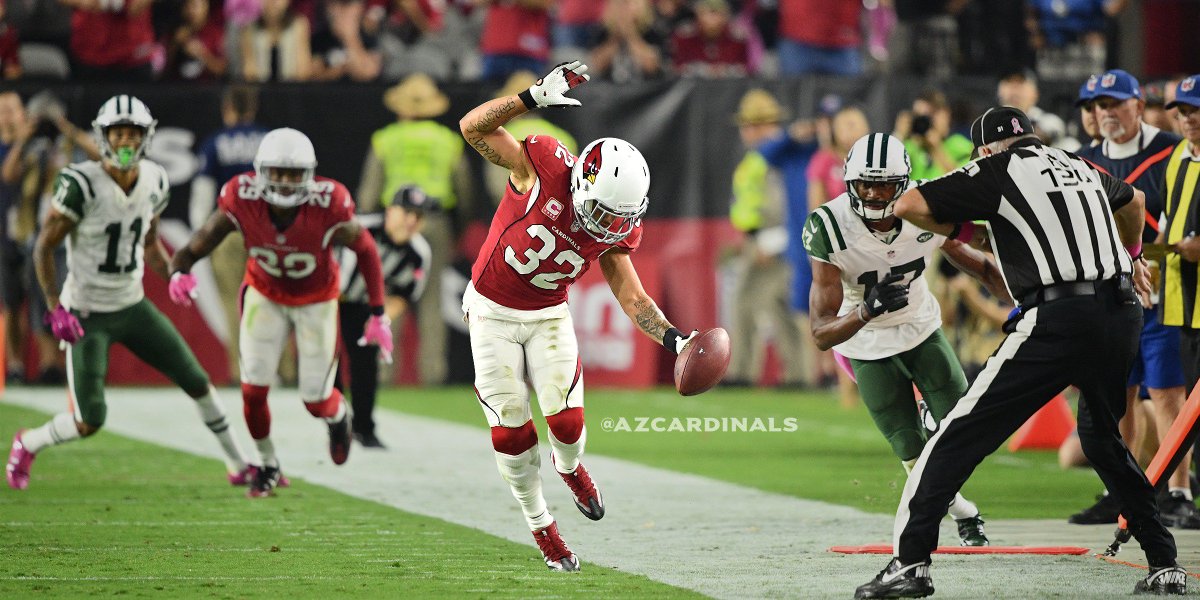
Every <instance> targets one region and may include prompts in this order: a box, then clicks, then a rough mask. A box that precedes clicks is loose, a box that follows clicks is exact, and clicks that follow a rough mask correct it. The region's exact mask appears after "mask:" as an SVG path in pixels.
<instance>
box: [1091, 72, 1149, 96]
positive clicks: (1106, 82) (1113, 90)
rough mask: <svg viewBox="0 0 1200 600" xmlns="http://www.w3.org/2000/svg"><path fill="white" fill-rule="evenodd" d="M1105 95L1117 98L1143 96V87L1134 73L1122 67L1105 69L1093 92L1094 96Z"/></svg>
mask: <svg viewBox="0 0 1200 600" xmlns="http://www.w3.org/2000/svg"><path fill="white" fill-rule="evenodd" d="M1103 96H1108V97H1109V98H1116V99H1117V100H1128V99H1130V98H1141V97H1142V87H1141V86H1140V85H1138V80H1137V78H1136V77H1134V76H1133V75H1130V74H1129V73H1127V72H1125V71H1122V70H1121V69H1112V70H1111V71H1105V72H1104V74H1103V75H1101V76H1100V82H1099V84H1098V85H1097V86H1096V91H1095V93H1094V94H1093V97H1094V98H1100V97H1103Z"/></svg>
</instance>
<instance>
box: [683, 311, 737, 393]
mask: <svg viewBox="0 0 1200 600" xmlns="http://www.w3.org/2000/svg"><path fill="white" fill-rule="evenodd" d="M728 368H729V333H727V332H726V331H725V330H724V329H721V328H720V327H716V328H713V329H709V330H707V331H704V332H702V333H699V334H697V335H696V337H694V338H692V341H690V342H688V345H687V346H686V347H685V348H684V349H683V352H680V353H679V356H678V357H676V358H675V389H676V390H679V393H680V394H681V395H684V396H695V395H696V394H700V393H703V392H706V391H708V390H710V389H712V387H713V386H714V385H717V382H719V381H721V378H722V377H724V376H725V370H726V369H728Z"/></svg>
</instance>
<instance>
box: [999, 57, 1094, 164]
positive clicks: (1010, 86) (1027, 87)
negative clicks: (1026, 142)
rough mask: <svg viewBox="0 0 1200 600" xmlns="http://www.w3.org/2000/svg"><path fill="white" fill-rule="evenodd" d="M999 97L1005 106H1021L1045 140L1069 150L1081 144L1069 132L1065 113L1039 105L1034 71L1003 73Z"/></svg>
mask: <svg viewBox="0 0 1200 600" xmlns="http://www.w3.org/2000/svg"><path fill="white" fill-rule="evenodd" d="M996 99H997V100H999V101H1000V104H1001V105H1002V106H1015V107H1017V108H1019V109H1021V111H1022V112H1024V113H1025V115H1026V116H1028V117H1029V121H1030V122H1031V123H1033V128H1034V129H1035V130H1036V131H1037V135H1038V137H1039V138H1041V140H1042V142H1043V143H1045V144H1047V145H1050V146H1054V147H1056V148H1063V149H1066V150H1073V149H1075V148H1078V147H1079V142H1077V141H1075V139H1073V138H1071V137H1070V136H1068V135H1067V124H1066V123H1065V122H1064V121H1063V120H1062V117H1060V116H1058V115H1056V114H1054V113H1052V112H1047V111H1044V110H1042V109H1041V108H1039V107H1038V106H1037V102H1038V87H1037V78H1036V77H1034V75H1033V73H1030V72H1025V71H1021V72H1017V73H1009V74H1008V75H1005V76H1004V77H1001V78H1000V83H999V84H997V85H996Z"/></svg>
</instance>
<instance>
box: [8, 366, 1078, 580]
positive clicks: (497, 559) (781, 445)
mask: <svg viewBox="0 0 1200 600" xmlns="http://www.w3.org/2000/svg"><path fill="white" fill-rule="evenodd" d="M225 401H226V404H227V405H228V406H229V407H230V409H231V410H230V412H231V413H233V414H234V415H236V414H237V412H240V411H236V409H235V408H234V407H236V406H237V401H236V395H234V394H227V395H226V396H225ZM381 406H382V407H385V408H388V409H393V410H397V411H400V412H405V413H409V414H415V415H422V416H428V417H433V418H436V419H440V420H444V421H449V422H458V423H463V424H467V425H470V426H472V427H476V428H478V429H479V430H480V435H481V436H486V435H487V433H486V425H485V423H484V420H483V416H482V413H481V411H480V409H479V407H478V403H477V401H476V400H475V398H474V396H473V395H472V392H471V390H470V389H469V388H442V389H436V388H435V389H404V388H400V389H393V390H388V391H386V392H384V393H383V394H382V396H381ZM189 417H190V415H189ZM639 417H646V418H653V417H667V418H674V417H679V418H688V417H718V418H720V417H734V418H749V419H754V418H761V419H764V420H766V419H769V418H775V419H776V421H777V422H783V420H784V419H786V418H795V419H796V426H797V431H795V432H793V433H751V432H713V433H675V432H645V433H636V432H618V431H605V427H604V426H603V423H605V422H606V421H607V420H609V419H613V420H616V419H621V418H624V419H626V420H627V421H628V422H630V423H634V422H636V419H637V418H639ZM234 418H237V417H236V416H235V417H234ZM45 419H46V415H44V414H42V413H38V412H34V411H31V410H27V409H23V408H18V407H14V406H11V405H5V404H0V440H3V441H4V442H5V443H7V440H9V439H11V436H12V433H13V431H14V430H15V429H16V427H17V426H18V425H19V426H31V425H36V424H40V423H42V422H44V421H45ZM535 422H538V423H539V428H541V429H543V433H542V436H543V439H545V438H544V435H545V434H544V423H543V422H541V419H535ZM588 423H589V435H588V450H589V452H590V453H592V454H597V455H605V456H610V457H616V458H621V459H625V460H628V461H633V462H638V463H642V464H646V465H650V466H655V467H659V468H664V469H669V470H674V471H680V472H685V473H692V474H696V475H702V476H705V477H710V478H714V479H718V480H724V481H728V482H733V483H738V484H742V485H745V486H749V487H753V488H758V489H761V490H767V491H771V492H776V493H780V494H785V495H789V496H794V497H798V498H806V499H816V500H822V501H826V502H831V503H836V504H841V505H847V506H852V507H857V508H860V509H863V510H866V511H870V512H875V513H881V514H886V513H891V512H893V511H894V510H895V504H896V501H897V499H898V497H899V491H900V490H899V487H900V484H901V482H902V480H903V479H902V478H903V470H902V469H901V468H900V466H899V464H898V463H897V461H896V459H895V458H894V457H893V456H892V455H891V454H890V451H889V450H888V448H887V446H886V444H885V443H884V441H883V439H882V437H881V436H880V435H879V434H878V432H877V431H875V429H874V426H873V425H872V424H871V422H870V419H869V418H868V416H867V414H866V412H865V410H864V409H862V408H858V409H854V410H844V409H841V408H839V407H838V406H837V405H836V403H835V401H834V399H833V398H832V397H831V396H829V395H826V394H800V393H781V392H773V391H749V390H736V391H723V390H717V391H714V392H710V393H708V394H705V395H702V396H699V397H694V398H681V397H679V396H678V395H676V394H675V393H674V392H673V391H671V390H668V389H656V390H649V391H645V392H628V391H612V390H589V391H588ZM380 433H381V435H382V436H383V437H384V439H385V441H386V440H387V439H388V438H389V437H392V438H396V437H398V436H401V435H403V432H401V431H388V430H382V431H381V432H380ZM481 460H490V457H481ZM35 471H36V474H37V480H36V485H35V486H33V487H31V488H30V489H29V490H26V491H24V492H20V493H18V492H14V491H11V490H8V489H7V488H0V598H5V599H7V598H64V597H68V598H70V597H95V596H131V597H163V598H243V597H262V598H278V597H292V598H344V597H363V598H382V597H399V595H401V594H402V595H403V596H404V597H455V598H472V597H479V598H482V597H485V596H489V597H521V598H533V597H576V596H580V595H593V596H598V597H637V598H644V597H655V598H659V597H661V598H674V597H696V594H694V593H693V592H690V591H687V590H683V589H680V588H676V587H672V586H669V585H666V584H662V583H659V582H655V581H652V580H650V579H648V578H646V577H643V576H640V575H634V574H629V573H626V572H622V571H618V570H615V569H612V568H607V567H602V566H598V565H595V564H590V563H587V562H586V558H587V557H586V556H585V557H584V558H585V568H584V572H583V573H581V574H578V575H577V576H566V577H564V576H563V575H561V574H554V573H550V572H549V571H547V570H546V569H545V568H544V566H543V565H542V563H541V561H540V559H539V557H538V555H537V551H536V549H535V547H534V546H533V544H532V540H530V542H529V543H527V544H518V543H514V542H510V541H507V540H504V539H500V538H497V537H494V536H491V535H488V534H485V533H483V532H480V531H478V530H475V529H470V528H467V527H462V526H459V525H454V524H451V523H447V522H444V521H441V520H438V519H433V518H429V517H424V516H420V515H415V514H412V513H408V512H404V511H402V510H399V509H395V508H392V507H389V506H385V505H383V504H378V503H374V502H370V501H366V500H361V499H357V498H354V497H350V496H348V495H344V494H341V493H338V492H336V491H334V490H331V489H328V488H325V487H321V486H316V485H311V484H308V483H306V482H304V481H296V482H295V483H294V485H293V487H292V488H291V489H289V490H287V491H286V493H285V494H281V495H280V496H278V497H276V498H273V499H270V500H263V501H248V500H246V499H244V498H243V497H242V495H241V492H240V490H234V489H231V488H230V487H228V486H227V485H225V484H224V482H223V481H220V480H219V479H216V480H215V481H214V479H215V478H214V475H213V474H214V473H219V472H220V466H219V463H217V461H214V460H210V459H204V458H199V457H196V456H193V455H189V454H185V453H181V452H177V451H174V450H168V449H164V448H161V447H157V446H153V445H150V444H147V443H143V442H138V441H134V440H131V439H128V438H124V437H121V436H119V435H116V434H112V433H108V432H102V433H101V434H100V435H98V436H97V437H95V438H93V439H89V440H86V441H84V442H81V443H73V444H70V445H66V446H63V447H61V448H55V449H54V450H53V451H49V452H45V453H43V454H42V455H41V456H39V458H38V462H37V464H36V465H35ZM218 477H219V476H218ZM1098 489H1099V484H1098V483H1097V480H1096V477H1095V475H1093V474H1092V473H1091V472H1090V471H1089V470H1086V469H1079V470H1074V471H1068V472H1064V471H1061V470H1059V469H1058V467H1057V465H1056V464H1055V457H1054V456H1053V455H1052V454H1051V453H1028V452H1026V453H1019V454H1015V455H1014V454H1009V453H1008V452H1007V451H1006V450H1001V451H1000V452H999V453H997V455H995V456H993V457H991V458H989V459H988V461H986V462H985V463H984V465H983V466H982V467H981V468H980V470H979V471H978V473H977V477H976V478H975V479H974V480H973V481H972V483H970V484H968V488H967V494H968V496H969V497H973V498H975V499H977V500H979V501H980V504H981V505H982V507H983V510H984V512H985V516H987V517H988V518H992V519H997V518H1053V519H1062V518H1063V517H1065V515H1067V514H1069V513H1071V512H1073V511H1075V510H1077V509H1079V508H1080V507H1082V506H1084V505H1086V504H1087V503H1089V502H1090V500H1091V496H1092V494H1094V493H1095V492H1096V491H1097V490H1098ZM985 499H986V500H985ZM497 501H500V502H507V501H511V499H510V498H507V497H504V498H499V497H498V498H497ZM839 564H840V563H839ZM847 564H849V563H847ZM872 567H873V568H877V566H875V565H874V562H872ZM841 568H843V569H844V568H845V567H841ZM857 578H858V574H857V573H855V575H854V576H853V579H855V580H857Z"/></svg>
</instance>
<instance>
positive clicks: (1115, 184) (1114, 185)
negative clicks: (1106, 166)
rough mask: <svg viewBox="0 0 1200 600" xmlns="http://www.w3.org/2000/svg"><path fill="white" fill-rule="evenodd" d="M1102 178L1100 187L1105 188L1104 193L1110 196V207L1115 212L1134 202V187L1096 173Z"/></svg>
mask: <svg viewBox="0 0 1200 600" xmlns="http://www.w3.org/2000/svg"><path fill="white" fill-rule="evenodd" d="M1096 174H1097V175H1099V176H1100V185H1101V187H1103V188H1104V193H1105V194H1106V195H1108V206H1109V207H1110V208H1112V210H1113V212H1116V211H1117V209H1119V208H1121V207H1122V206H1125V205H1126V204H1129V202H1130V201H1131V200H1133V186H1132V185H1129V184H1128V183H1125V182H1124V181H1121V180H1120V179H1117V178H1116V177H1113V176H1112V175H1109V174H1108V173H1105V172H1103V171H1096Z"/></svg>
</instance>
